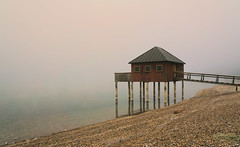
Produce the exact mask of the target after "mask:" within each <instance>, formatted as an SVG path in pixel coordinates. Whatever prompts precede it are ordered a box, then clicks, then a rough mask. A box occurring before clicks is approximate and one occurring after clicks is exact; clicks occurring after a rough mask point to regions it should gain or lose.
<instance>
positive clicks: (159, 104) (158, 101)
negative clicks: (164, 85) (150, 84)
mask: <svg viewBox="0 0 240 147" xmlns="http://www.w3.org/2000/svg"><path fill="white" fill-rule="evenodd" d="M158 108H160V82H158Z"/></svg>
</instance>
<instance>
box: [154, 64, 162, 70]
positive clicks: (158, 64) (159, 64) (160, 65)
mask: <svg viewBox="0 0 240 147" xmlns="http://www.w3.org/2000/svg"><path fill="white" fill-rule="evenodd" d="M158 66H162V70H158ZM156 72H163V65H162V64H158V65H156Z"/></svg>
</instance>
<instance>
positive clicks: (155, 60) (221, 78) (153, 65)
mask: <svg viewBox="0 0 240 147" xmlns="http://www.w3.org/2000/svg"><path fill="white" fill-rule="evenodd" d="M129 64H131V72H125V73H115V99H116V106H117V101H118V82H128V98H129V106H130V103H131V105H132V113H133V83H134V82H139V84H140V111H141V109H142V103H143V109H144V110H145V99H146V102H147V110H148V102H149V82H153V100H154V107H155V97H156V94H155V93H156V92H155V83H156V82H157V84H158V88H157V89H158V108H160V82H164V106H165V107H166V106H167V104H168V105H170V98H169V83H170V82H173V84H174V104H175V103H176V82H177V81H181V82H182V100H184V81H191V82H204V83H212V84H224V85H233V86H236V91H238V86H240V84H239V83H237V82H236V81H237V80H238V81H239V80H240V76H228V75H216V74H204V73H190V72H184V64H185V63H184V62H183V61H182V60H180V59H178V58H177V57H175V56H174V55H172V54H171V53H169V52H168V51H166V50H164V49H163V48H160V47H157V46H155V47H153V48H152V49H150V50H148V51H147V52H145V53H143V54H141V55H140V56H138V57H136V58H135V59H133V60H132V61H130V62H129ZM226 79H227V82H226ZM229 80H230V82H228V81H229ZM145 90H146V93H145ZM116 112H117V108H116Z"/></svg>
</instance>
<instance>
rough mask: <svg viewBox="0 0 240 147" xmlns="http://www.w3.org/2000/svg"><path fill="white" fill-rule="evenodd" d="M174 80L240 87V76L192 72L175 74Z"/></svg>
mask: <svg viewBox="0 0 240 147" xmlns="http://www.w3.org/2000/svg"><path fill="white" fill-rule="evenodd" d="M180 75H181V76H180ZM182 75H183V76H182ZM174 79H175V80H184V81H192V82H203V83H212V84H224V85H234V86H240V83H239V82H240V76H230V75H217V74H205V73H192V72H175V73H174Z"/></svg>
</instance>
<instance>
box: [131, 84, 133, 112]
mask: <svg viewBox="0 0 240 147" xmlns="http://www.w3.org/2000/svg"><path fill="white" fill-rule="evenodd" d="M131 114H133V82H131Z"/></svg>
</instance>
